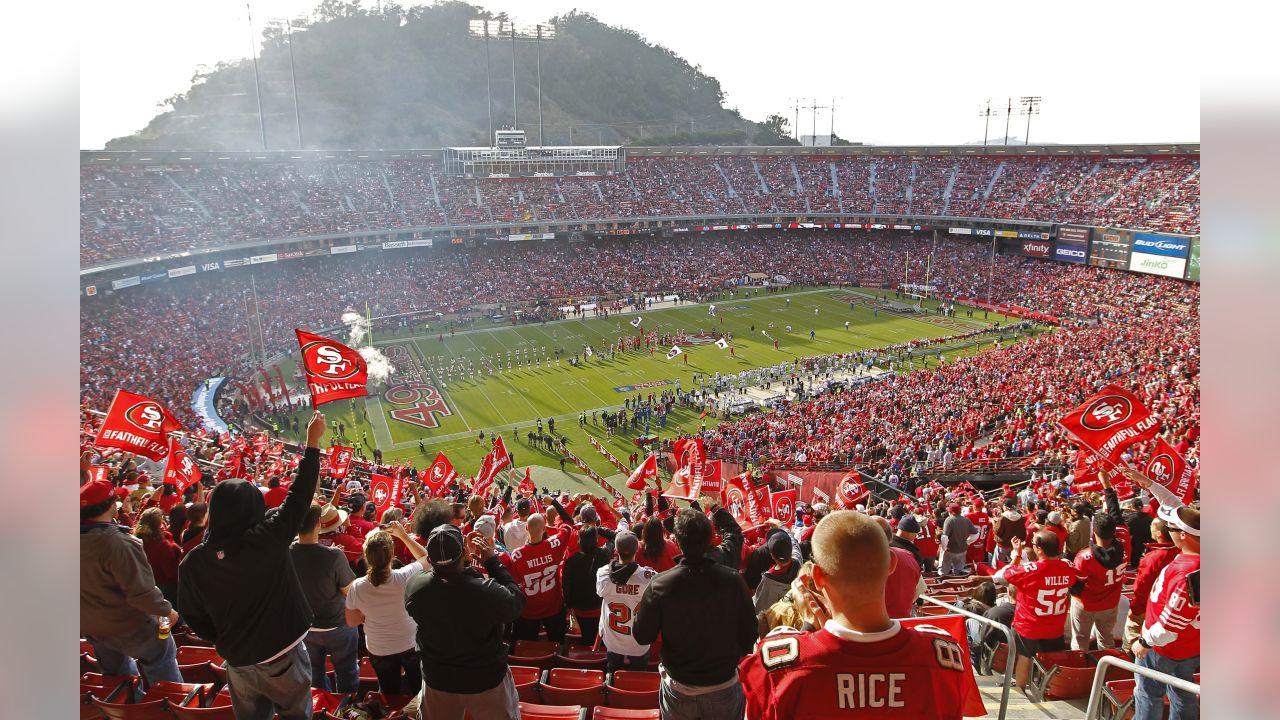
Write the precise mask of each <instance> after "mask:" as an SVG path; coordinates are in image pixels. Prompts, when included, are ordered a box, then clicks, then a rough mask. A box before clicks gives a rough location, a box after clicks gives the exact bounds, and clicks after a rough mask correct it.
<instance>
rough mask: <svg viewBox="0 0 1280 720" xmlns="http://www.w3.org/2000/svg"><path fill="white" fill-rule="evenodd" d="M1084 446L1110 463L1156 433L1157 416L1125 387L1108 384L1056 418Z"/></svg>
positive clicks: (1158, 429)
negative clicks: (1058, 418)
mask: <svg viewBox="0 0 1280 720" xmlns="http://www.w3.org/2000/svg"><path fill="white" fill-rule="evenodd" d="M1058 425H1059V426H1060V427H1061V428H1062V429H1063V430H1065V431H1066V432H1067V434H1069V435H1071V436H1072V437H1073V438H1075V439H1076V441H1077V442H1079V443H1080V444H1081V445H1083V446H1084V447H1086V448H1088V449H1089V450H1092V451H1093V452H1094V453H1095V454H1097V455H1098V456H1099V457H1101V458H1102V459H1104V460H1107V461H1109V462H1110V463H1111V464H1112V465H1114V464H1116V463H1117V462H1119V461H1120V455H1121V453H1123V452H1124V449H1125V448H1127V447H1129V446H1130V445H1132V444H1134V443H1136V442H1142V441H1143V440H1150V439H1151V438H1153V437H1155V436H1156V433H1158V432H1160V418H1159V417H1158V416H1156V415H1153V414H1151V411H1150V410H1148V409H1146V408H1145V407H1143V405H1142V403H1141V402H1139V401H1138V398H1137V397H1135V396H1134V395H1133V394H1132V393H1130V392H1129V391H1128V390H1125V389H1123V388H1120V387H1117V386H1115V385H1108V386H1106V387H1105V388H1103V389H1102V391H1101V392H1099V393H1098V394H1096V395H1094V396H1093V397H1091V398H1089V399H1088V400H1085V401H1084V404H1083V405H1081V406H1080V407H1078V408H1076V409H1075V410H1073V411H1071V413H1070V414H1069V415H1067V416H1066V417H1064V418H1062V419H1061V420H1059V421H1058Z"/></svg>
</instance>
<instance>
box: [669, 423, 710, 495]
mask: <svg viewBox="0 0 1280 720" xmlns="http://www.w3.org/2000/svg"><path fill="white" fill-rule="evenodd" d="M674 449H675V460H676V471H675V473H674V474H673V475H672V476H671V485H670V486H669V487H668V488H667V490H666V492H664V493H662V494H663V495H665V496H667V497H669V498H674V499H677V500H697V499H698V496H699V495H700V494H701V493H702V479H703V477H704V476H705V475H706V457H707V455H706V452H705V451H704V450H703V447H702V438H693V439H686V438H681V439H679V440H676V441H675V448H674Z"/></svg>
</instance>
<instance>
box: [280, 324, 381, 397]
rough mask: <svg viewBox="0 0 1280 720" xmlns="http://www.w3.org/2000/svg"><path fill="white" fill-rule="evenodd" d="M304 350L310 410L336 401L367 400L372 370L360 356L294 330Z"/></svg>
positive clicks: (343, 346)
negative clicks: (370, 370)
mask: <svg viewBox="0 0 1280 720" xmlns="http://www.w3.org/2000/svg"><path fill="white" fill-rule="evenodd" d="M294 332H296V333H297V334H298V346H299V347H300V348H301V349H302V372H303V374H304V375H305V376H306V379H307V389H308V390H309V391H310V392H311V406H312V407H320V406H321V405H323V404H325V403H329V402H333V401H334V400H344V399H346V398H356V397H364V396H366V395H368V394H369V389H368V388H367V387H365V386H366V385H367V384H368V382H369V368H368V367H367V366H366V365H365V363H364V358H362V357H360V353H358V352H356V351H355V350H352V349H351V348H349V347H347V346H346V345H343V344H342V343H340V342H334V341H333V340H330V339H329V338H326V337H321V336H319V335H316V334H314V333H309V332H307V331H305V330H298V329H296V328H295V330H294Z"/></svg>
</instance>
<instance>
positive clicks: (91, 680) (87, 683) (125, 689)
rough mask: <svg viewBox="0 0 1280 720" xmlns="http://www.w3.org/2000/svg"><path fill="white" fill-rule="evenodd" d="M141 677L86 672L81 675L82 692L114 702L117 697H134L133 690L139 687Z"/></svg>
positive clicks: (82, 693)
mask: <svg viewBox="0 0 1280 720" xmlns="http://www.w3.org/2000/svg"><path fill="white" fill-rule="evenodd" d="M139 680H140V678H138V677H137V676H136V675H102V674H100V673H96V672H90V673H84V674H83V675H81V676H80V694H81V695H84V694H86V693H91V694H93V696H94V697H96V698H98V699H99V700H106V701H108V702H114V701H115V700H117V699H121V698H129V699H132V697H133V691H134V690H135V689H136V688H137V687H138V682H139Z"/></svg>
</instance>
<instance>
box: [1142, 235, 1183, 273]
mask: <svg viewBox="0 0 1280 720" xmlns="http://www.w3.org/2000/svg"><path fill="white" fill-rule="evenodd" d="M1190 247H1191V239H1190V238H1185V237H1174V236H1172V235H1152V234H1148V233H1135V234H1134V236H1133V249H1132V251H1131V254H1130V256H1129V269H1130V270H1132V271H1134V272H1140V273H1147V274H1149V275H1163V276H1165V277H1172V278H1179V279H1181V278H1182V277H1183V276H1185V275H1186V274H1187V251H1188V250H1189V249H1190Z"/></svg>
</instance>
